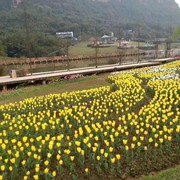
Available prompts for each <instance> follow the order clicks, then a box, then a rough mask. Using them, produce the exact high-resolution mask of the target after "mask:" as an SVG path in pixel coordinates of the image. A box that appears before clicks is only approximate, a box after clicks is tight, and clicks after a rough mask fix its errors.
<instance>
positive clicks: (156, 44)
mask: <svg viewBox="0 0 180 180" xmlns="http://www.w3.org/2000/svg"><path fill="white" fill-rule="evenodd" d="M154 47H155V59H158V51H159V42H158V41H155V46H154Z"/></svg>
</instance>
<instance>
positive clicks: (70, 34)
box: [56, 31, 74, 39]
mask: <svg viewBox="0 0 180 180" xmlns="http://www.w3.org/2000/svg"><path fill="white" fill-rule="evenodd" d="M56 36H57V37H59V38H71V39H72V38H74V34H73V32H72V31H71V32H57V33H56Z"/></svg>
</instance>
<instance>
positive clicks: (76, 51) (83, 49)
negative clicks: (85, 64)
mask: <svg viewBox="0 0 180 180" xmlns="http://www.w3.org/2000/svg"><path fill="white" fill-rule="evenodd" d="M87 44H88V42H81V43H78V44H76V45H74V46H72V47H71V48H70V55H93V54H95V49H94V48H91V47H87ZM116 52H118V50H117V47H108V48H99V52H98V53H99V54H104V53H116Z"/></svg>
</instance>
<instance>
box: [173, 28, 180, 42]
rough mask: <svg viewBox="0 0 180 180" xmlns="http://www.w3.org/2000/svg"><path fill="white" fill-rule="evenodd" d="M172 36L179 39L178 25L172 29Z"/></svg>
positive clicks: (179, 30) (179, 29)
mask: <svg viewBox="0 0 180 180" xmlns="http://www.w3.org/2000/svg"><path fill="white" fill-rule="evenodd" d="M173 37H174V39H180V27H177V28H175V29H174V32H173Z"/></svg>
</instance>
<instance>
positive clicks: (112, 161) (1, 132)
mask: <svg viewBox="0 0 180 180" xmlns="http://www.w3.org/2000/svg"><path fill="white" fill-rule="evenodd" d="M107 81H108V82H109V83H110V85H109V86H106V87H100V88H94V89H89V90H82V91H74V92H65V93H61V94H49V95H47V96H40V97H35V98H30V99H25V100H23V101H20V102H17V103H10V104H5V105H1V106H0V179H13V180H14V179H24V180H26V179H35V180H36V179H101V178H103V177H104V178H105V179H115V178H119V179H126V178H128V177H139V176H141V175H143V174H147V173H149V172H151V171H157V170H162V169H165V168H168V167H171V166H174V165H177V164H178V163H179V162H180V148H179V147H180V61H174V62H172V63H168V64H164V65H161V66H154V67H146V68H139V69H133V70H128V71H121V72H115V73H112V74H110V75H109V77H108V79H107ZM52 93H53V92H52Z"/></svg>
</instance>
